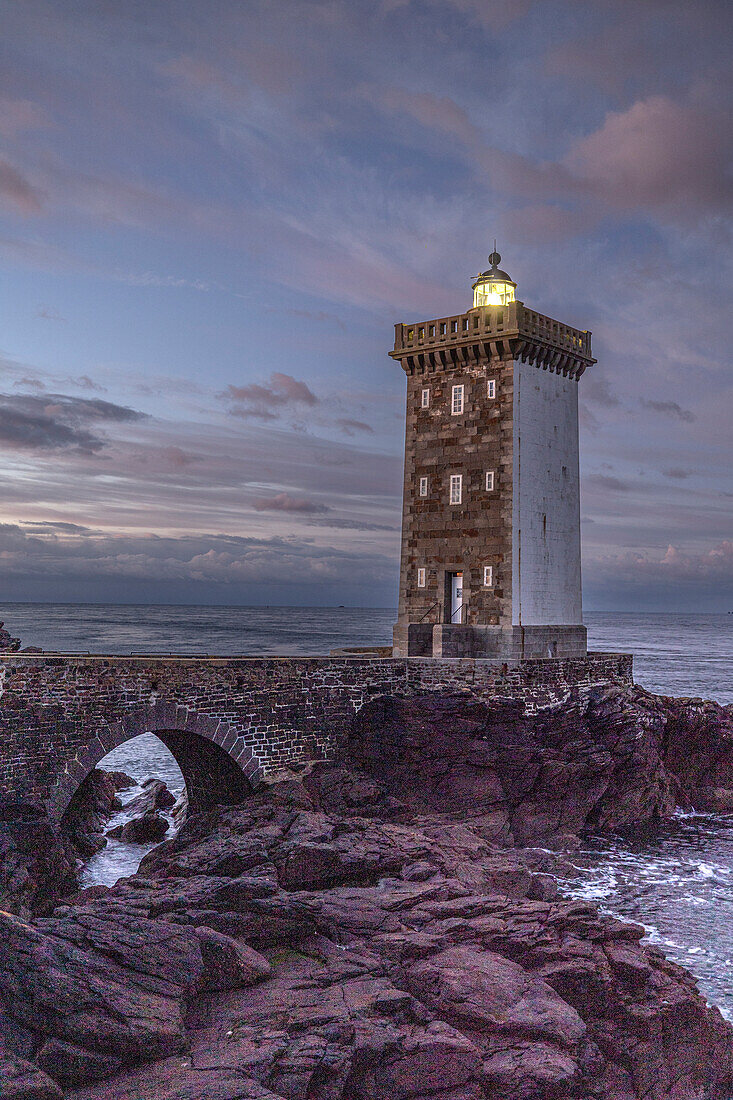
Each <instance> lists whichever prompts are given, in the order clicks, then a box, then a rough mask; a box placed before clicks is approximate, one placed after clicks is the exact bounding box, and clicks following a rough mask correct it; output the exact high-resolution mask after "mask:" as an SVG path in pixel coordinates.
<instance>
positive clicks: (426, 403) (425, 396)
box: [420, 389, 430, 409]
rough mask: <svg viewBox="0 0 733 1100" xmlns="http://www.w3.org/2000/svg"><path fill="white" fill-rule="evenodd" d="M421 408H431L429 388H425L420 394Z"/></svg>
mask: <svg viewBox="0 0 733 1100" xmlns="http://www.w3.org/2000/svg"><path fill="white" fill-rule="evenodd" d="M420 408H421V409H429V408H430V390H429V389H424V390H423V391H422V394H421V396H420Z"/></svg>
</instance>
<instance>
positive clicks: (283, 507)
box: [252, 493, 329, 515]
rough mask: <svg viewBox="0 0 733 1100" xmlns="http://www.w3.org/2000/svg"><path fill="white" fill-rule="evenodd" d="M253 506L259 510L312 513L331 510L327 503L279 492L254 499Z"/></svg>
mask: <svg viewBox="0 0 733 1100" xmlns="http://www.w3.org/2000/svg"><path fill="white" fill-rule="evenodd" d="M252 507H253V508H254V509H255V510H256V511H257V512H300V513H302V514H311V515H314V514H316V513H321V512H328V511H329V508H328V507H327V505H325V504H317V503H316V502H315V501H313V500H305V499H303V498H302V497H291V496H289V495H288V494H287V493H278V494H277V496H274V497H263V498H261V499H260V500H254V501H253V502H252Z"/></svg>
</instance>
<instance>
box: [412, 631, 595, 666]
mask: <svg viewBox="0 0 733 1100" xmlns="http://www.w3.org/2000/svg"><path fill="white" fill-rule="evenodd" d="M392 652H393V655H394V656H395V657H474V658H482V657H484V658H487V659H492V658H493V659H494V660H501V659H507V660H524V659H526V658H536V657H584V656H585V655H586V653H587V652H588V645H587V636H586V629H585V627H584V626H582V625H580V624H579V625H577V626H512V627H501V626H464V625H462V624H459V623H397V625H396V626H395V628H394V648H393V650H392Z"/></svg>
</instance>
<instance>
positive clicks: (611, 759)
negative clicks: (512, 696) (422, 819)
mask: <svg viewBox="0 0 733 1100" xmlns="http://www.w3.org/2000/svg"><path fill="white" fill-rule="evenodd" d="M656 699H657V697H655V696H649V694H648V693H646V692H643V691H641V690H640V689H639V690H635V691H634V692H629V691H625V690H624V689H621V688H616V687H610V688H596V689H592V690H587V691H585V692H580V691H576V692H575V695H574V698H573V699H571V700H570V701H569V702H568V703H566V704H565V705H564V706H563V707H562V708H554V709H550V710H548V711H541V712H539V713H536V714H525V712H524V710H523V708H522V707H521V705H520V704H519V703H514V702H511V701H503V702H492V703H482V702H478V701H471V700H467V699H466V697H465V696H464V695H456V696H446V695H444V694H437V693H436V694H431V695H424V696H422V697H416V698H410V699H399V698H391V699H381V700H376V701H375V702H373V703H371V704H368V705H367V706H366V707H364V708H363V709H362V711H361V712H360V715H359V719H358V721H357V722H356V723H355V724H354V727H353V732H352V735H351V737H350V740H349V742H348V744H347V746H346V748H345V755H346V756H347V757H348V758H349V759H352V760H354V761H355V762H356V763H358V764H359V765H360V766H362V767H364V768H365V769H366V770H368V771H369V772H370V773H371V775H372V776H373V777H374V778H376V779H378V780H380V781H381V783H382V784H383V785H384V787H386V788H387V790H389V791H390V792H391V794H392V795H393V796H395V797H397V798H399V799H400V800H401V801H403V802H404V803H406V804H407V805H408V806H409V807H410V808H411V809H412V810H413V811H415V812H419V811H420V810H423V811H428V812H433V813H435V812H440V811H447V812H450V813H462V814H465V815H467V816H469V817H470V818H471V819H473V820H475V823H476V824H477V825H479V824H480V825H481V828H482V832H483V835H485V836H486V837H487V839H489V840H491V841H493V842H495V843H500V844H507V843H509V844H511V843H516V844H520V845H531V844H535V843H539V842H543V843H547V842H550V843H552V842H553V839H554V840H555V842H556V845H557V846H559V847H567V846H568V845H569V844H570V845H572V843H573V842H574V838H576V837H577V834H579V833H582V832H583V831H584V830H586V829H588V828H590V827H591V826H592V827H594V828H595V829H596V830H597V829H599V828H600V829H617V828H622V827H624V826H628V825H630V824H632V823H633V824H634V825H635V826H638V825H640V824H651V823H653V822H655V821H658V820H660V819H661V818H665V817H670V816H671V815H672V813H673V812H674V809H675V807H676V805H677V802H678V788H679V777H678V776H677V775H676V774H672V770H671V768H670V767H669V766H668V763H667V760H666V756H667V753H668V749H667V745H666V741H665V727H666V724H667V717H666V716H665V713H664V708H663V707H661V706H659V705H657V704H656V703H654V700H656ZM732 743H733V737H732ZM731 756H732V760H733V751H732V754H731ZM416 775H419V776H420V782H419V783H415V782H414V777H415V776H416Z"/></svg>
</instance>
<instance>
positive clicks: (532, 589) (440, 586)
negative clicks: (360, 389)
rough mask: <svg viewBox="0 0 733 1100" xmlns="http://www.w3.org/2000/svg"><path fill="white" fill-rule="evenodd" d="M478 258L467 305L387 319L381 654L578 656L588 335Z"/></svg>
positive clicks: (492, 259) (582, 637) (496, 258)
mask: <svg viewBox="0 0 733 1100" xmlns="http://www.w3.org/2000/svg"><path fill="white" fill-rule="evenodd" d="M500 264H501V256H500V255H499V254H498V252H496V251H494V252H493V253H492V254H491V256H489V265H490V266H489V268H488V270H486V271H484V272H482V273H481V274H479V275H478V276H477V277H476V278H475V280H474V282H473V286H472V290H473V305H472V306H471V308H470V309H468V310H467V311H466V312H465V313H459V314H454V315H453V316H450V317H438V318H435V319H434V320H427V321H416V322H410V323H408V324H397V325H395V343H394V349H393V351H391V352H390V353H389V354H390V355H391V357H392V358H393V359H395V360H397V361H398V362H399V363H400V364H401V366H402V369H403V370H404V372H405V374H406V376H407V411H406V419H405V475H404V489H403V511H402V550H401V563H400V591H399V611H398V621H397V623H396V625H395V628H394V650H393V652H394V655H395V656H403V657H407V656H410V657H412V656H421V657H426V656H433V657H477V658H482V657H483V658H519V659H522V658H529V657H564V656H584V655H585V653H586V631H585V627H584V626H583V612H582V597H581V575H580V486H579V472H578V382H579V379H580V378H581V376H582V374H583V372H584V371H585V370H586V368H587V367H588V366H590V365H591V364H593V363H594V362H595V360H594V359H593V357H592V354H591V334H590V332H587V331H585V330H581V329H576V328H573V327H572V326H571V325H567V324H565V323H563V322H561V321H556V320H554V319H553V318H552V317H547V316H545V315H544V314H542V313H539V312H537V311H536V310H534V309H531V308H530V307H529V306H526V305H525V304H524V303H523V302H522V301H520V300H519V299H518V298H517V296H516V291H517V284H516V283H515V282H514V281H513V280H512V279H511V278H510V276H509V275H508V274H507V272H506V271H504V270H502V269H501V267H500V266H499V265H500Z"/></svg>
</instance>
